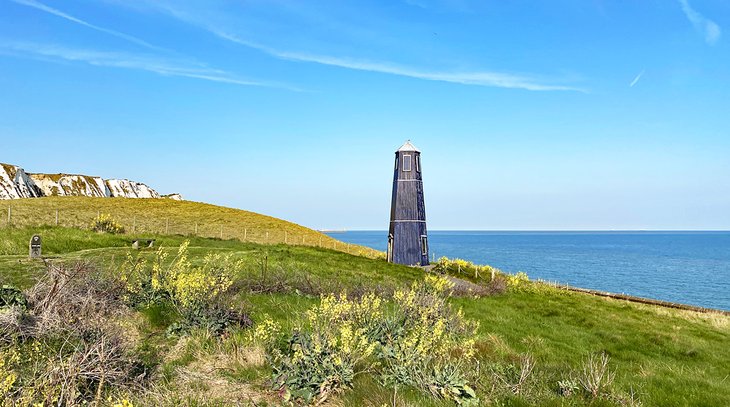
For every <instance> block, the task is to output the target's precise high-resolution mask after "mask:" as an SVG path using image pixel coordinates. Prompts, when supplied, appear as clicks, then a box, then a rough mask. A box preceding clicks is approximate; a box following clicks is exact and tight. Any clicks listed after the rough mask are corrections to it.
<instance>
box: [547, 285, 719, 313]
mask: <svg viewBox="0 0 730 407" xmlns="http://www.w3.org/2000/svg"><path fill="white" fill-rule="evenodd" d="M535 281H537V282H539V283H543V284H547V285H549V286H551V287H555V288H558V289H561V290H566V291H573V292H578V293H584V294H591V295H595V296H597V297H604V298H613V299H616V300H624V301H628V302H635V303H639V304H647V305H656V306H660V307H664V308H674V309H681V310H685V311H694V312H700V313H704V314H721V315H725V316H730V311H725V310H722V309H717V308H707V307H700V306H697V305H690V304H683V303H679V302H671V301H664V300H656V299H653V298H646V297H637V296H634V295H629V294H617V293H612V292H608V291H600V290H592V289H588V288H580V287H571V286H569V285H568V284H559V283H556V282H550V281H544V280H535Z"/></svg>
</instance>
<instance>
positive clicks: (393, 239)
mask: <svg viewBox="0 0 730 407" xmlns="http://www.w3.org/2000/svg"><path fill="white" fill-rule="evenodd" d="M388 261H389V262H393V263H398V264H406V265H419V266H425V265H428V237H427V233H426V208H425V203H424V199H423V178H422V167H421V152H420V151H418V149H417V148H416V147H415V146H414V145H413V144H411V142H410V140H409V141H407V142H406V143H405V144H403V146H402V147H401V148H399V149H398V151H396V152H395V164H394V169H393V197H392V200H391V206H390V228H389V232H388Z"/></svg>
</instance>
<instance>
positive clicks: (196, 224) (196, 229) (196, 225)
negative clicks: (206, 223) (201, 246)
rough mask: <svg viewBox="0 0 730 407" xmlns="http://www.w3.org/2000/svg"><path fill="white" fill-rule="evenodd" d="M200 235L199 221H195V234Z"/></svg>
mask: <svg viewBox="0 0 730 407" xmlns="http://www.w3.org/2000/svg"><path fill="white" fill-rule="evenodd" d="M197 235H198V222H195V236H197Z"/></svg>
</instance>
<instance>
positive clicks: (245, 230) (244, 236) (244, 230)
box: [243, 228, 248, 242]
mask: <svg viewBox="0 0 730 407" xmlns="http://www.w3.org/2000/svg"><path fill="white" fill-rule="evenodd" d="M247 238H248V229H246V228H244V229H243V241H244V242H245V241H246V239H247Z"/></svg>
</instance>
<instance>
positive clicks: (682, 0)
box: [679, 0, 722, 45]
mask: <svg viewBox="0 0 730 407" xmlns="http://www.w3.org/2000/svg"><path fill="white" fill-rule="evenodd" d="M679 4H681V5H682V11H684V15H685V16H687V19H688V20H689V21H690V22H691V23H692V25H694V27H695V29H696V30H697V31H699V32H700V33H701V34H703V35H704V36H705V42H707V43H708V44H710V45H713V44H715V43H716V42H717V41H718V40H719V39H720V36H721V35H722V30H721V29H720V26H719V25H717V23H715V22H714V21H712V20H710V19H708V18H706V17H705V16H703V15H702V14H700V13H698V12H697V11H696V10H695V9H693V8H692V6H690V5H689V2H688V0H679Z"/></svg>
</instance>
